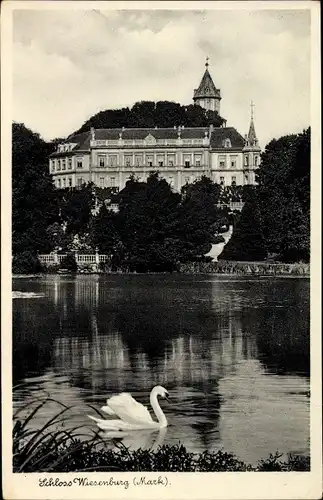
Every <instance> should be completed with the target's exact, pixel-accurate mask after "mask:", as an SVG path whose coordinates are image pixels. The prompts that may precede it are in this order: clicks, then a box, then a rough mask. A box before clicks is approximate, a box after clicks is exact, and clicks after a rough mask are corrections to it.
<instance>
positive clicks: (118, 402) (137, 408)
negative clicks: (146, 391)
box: [107, 392, 154, 423]
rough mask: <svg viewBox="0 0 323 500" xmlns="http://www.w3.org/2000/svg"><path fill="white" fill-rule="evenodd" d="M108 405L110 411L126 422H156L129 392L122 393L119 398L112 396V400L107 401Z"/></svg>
mask: <svg viewBox="0 0 323 500" xmlns="http://www.w3.org/2000/svg"><path fill="white" fill-rule="evenodd" d="M107 405H108V407H109V408H110V410H112V411H113V412H114V413H115V414H116V415H118V417H119V418H121V419H122V420H124V421H125V422H130V423H137V422H147V423H153V422H154V421H153V419H152V418H151V415H150V413H149V411H148V409H147V408H146V406H144V405H142V404H141V403H138V401H136V400H135V399H134V398H133V397H132V396H131V394H128V393H127V392H122V393H121V394H118V396H112V398H110V399H108V400H107Z"/></svg>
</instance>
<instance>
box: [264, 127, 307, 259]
mask: <svg viewBox="0 0 323 500" xmlns="http://www.w3.org/2000/svg"><path fill="white" fill-rule="evenodd" d="M257 180H258V183H259V188H258V191H259V200H260V204H261V212H262V220H263V232H264V236H265V239H266V244H267V248H268V251H269V252H270V253H274V254H278V255H279V256H280V258H281V259H282V260H286V259H287V260H289V261H290V260H292V261H295V260H296V261H297V260H299V259H302V260H303V259H305V260H306V259H307V260H308V259H309V254H310V250H309V248H310V238H309V234H310V225H309V220H310V129H307V130H306V131H304V132H303V133H301V134H298V135H288V136H284V137H281V138H280V139H278V140H276V139H275V140H273V141H271V142H270V143H269V144H268V145H267V146H266V149H265V151H264V153H263V154H262V157H261V165H260V168H259V170H258V175H257ZM301 240H302V242H303V243H302V244H301V243H300V241H301ZM296 242H297V243H296Z"/></svg>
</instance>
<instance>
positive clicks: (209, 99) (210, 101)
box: [193, 57, 221, 114]
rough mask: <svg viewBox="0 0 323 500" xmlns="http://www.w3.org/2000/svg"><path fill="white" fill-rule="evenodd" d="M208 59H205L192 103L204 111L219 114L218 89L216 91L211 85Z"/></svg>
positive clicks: (219, 97) (219, 96)
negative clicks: (202, 72) (203, 68)
mask: <svg viewBox="0 0 323 500" xmlns="http://www.w3.org/2000/svg"><path fill="white" fill-rule="evenodd" d="M208 61H209V58H208V57H207V58H206V63H205V72H204V75H203V77H202V80H201V83H200V85H199V87H198V88H197V89H195V90H194V96H193V101H194V103H195V104H198V105H199V106H201V107H202V108H204V109H207V110H210V111H217V112H218V114H220V101H221V93H220V89H217V88H216V86H215V85H214V83H213V80H212V77H211V75H210V73H209V69H208V68H209V62H208Z"/></svg>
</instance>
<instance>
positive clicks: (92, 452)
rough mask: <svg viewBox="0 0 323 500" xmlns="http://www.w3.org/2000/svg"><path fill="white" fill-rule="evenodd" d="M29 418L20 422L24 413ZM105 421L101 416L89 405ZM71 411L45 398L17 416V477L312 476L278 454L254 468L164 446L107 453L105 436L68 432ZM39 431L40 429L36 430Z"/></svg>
mask: <svg viewBox="0 0 323 500" xmlns="http://www.w3.org/2000/svg"><path fill="white" fill-rule="evenodd" d="M49 402H50V403H53V402H54V403H57V404H58V405H59V410H58V412H57V413H56V414H55V415H54V417H51V418H50V419H49V420H48V421H47V422H46V423H45V424H44V425H43V426H42V427H41V428H39V427H36V426H35V424H34V425H32V424H33V421H34V420H35V418H36V415H37V413H38V412H39V411H40V410H41V409H42V408H43V407H44V405H45V404H47V403H49ZM28 406H30V408H29V410H28V411H29V412H28V414H27V415H25V416H24V417H21V411H22V410H23V409H24V410H26V408H28ZM88 406H89V410H90V411H95V412H96V413H98V414H99V415H100V416H101V417H102V415H101V412H100V411H99V410H97V409H96V408H95V407H93V406H91V405H88ZM69 410H70V407H68V406H65V405H63V404H62V403H59V402H58V401H56V400H54V399H51V398H46V399H44V400H42V401H41V402H40V401H39V400H38V401H37V402H35V401H34V402H33V403H32V404H27V406H24V407H23V408H22V409H18V410H17V411H16V412H15V414H14V425H13V464H12V465H13V472H15V473H17V472H18V473H28V472H109V471H110V472H131V471H133V472H134V471H141V472H148V471H153V472H157V471H158V472H162V471H167V472H265V471H267V472H289V471H300V472H301V471H309V470H310V457H309V456H307V455H298V454H289V455H288V456H287V459H284V458H283V455H282V454H279V453H278V451H276V452H275V453H274V454H270V455H269V456H268V457H267V458H264V459H262V460H260V461H259V462H258V463H257V464H256V465H251V464H247V463H245V462H243V461H242V460H239V458H238V457H236V456H235V455H233V454H232V453H227V452H225V451H222V450H217V451H213V452H210V451H204V452H202V453H191V452H189V451H188V450H187V449H186V448H185V446H183V445H182V444H180V443H179V444H176V445H161V446H159V447H158V448H157V450H152V449H146V450H143V449H137V450H130V449H128V448H127V447H125V446H124V445H123V444H122V443H120V442H117V441H116V442H115V443H114V444H115V447H116V448H117V449H116V450H112V449H107V448H106V441H105V440H104V439H103V438H102V436H101V435H100V434H99V433H97V432H94V431H92V436H87V435H85V434H84V430H82V428H81V427H80V426H79V427H74V428H72V429H69V430H67V429H66V428H64V425H65V422H66V420H67V413H68V411H69ZM35 427H36V428H35Z"/></svg>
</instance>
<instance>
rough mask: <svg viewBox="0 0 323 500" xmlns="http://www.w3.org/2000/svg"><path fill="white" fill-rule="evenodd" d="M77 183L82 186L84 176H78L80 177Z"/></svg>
mask: <svg viewBox="0 0 323 500" xmlns="http://www.w3.org/2000/svg"><path fill="white" fill-rule="evenodd" d="M77 185H78V187H81V186H82V185H83V179H82V177H78V179H77Z"/></svg>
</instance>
